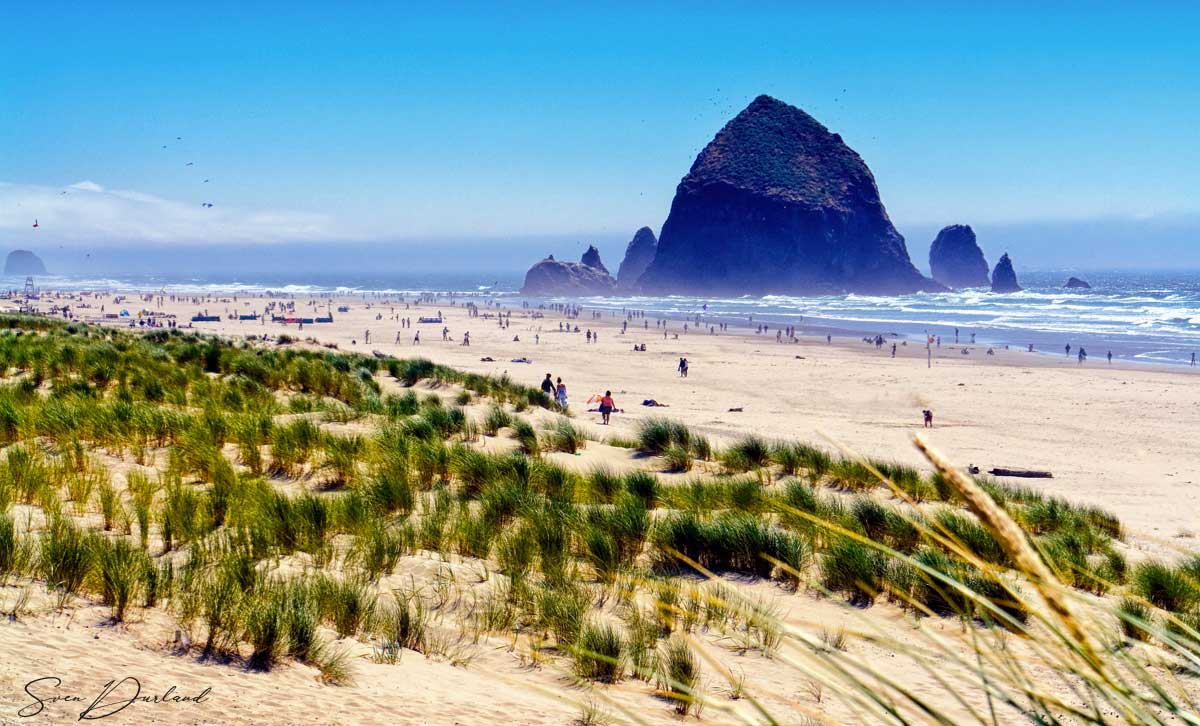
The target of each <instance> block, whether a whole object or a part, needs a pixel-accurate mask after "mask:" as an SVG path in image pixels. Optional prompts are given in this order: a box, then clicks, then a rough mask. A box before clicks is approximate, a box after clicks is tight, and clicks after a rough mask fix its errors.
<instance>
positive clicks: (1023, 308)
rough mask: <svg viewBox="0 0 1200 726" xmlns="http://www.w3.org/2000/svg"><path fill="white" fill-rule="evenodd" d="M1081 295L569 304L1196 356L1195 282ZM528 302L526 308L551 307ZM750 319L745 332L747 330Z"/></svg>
mask: <svg viewBox="0 0 1200 726" xmlns="http://www.w3.org/2000/svg"><path fill="white" fill-rule="evenodd" d="M1075 274H1077V275H1079V276H1081V277H1083V278H1084V279H1086V280H1087V281H1088V282H1089V283H1091V285H1092V289H1090V290H1077V289H1076V290H1068V289H1065V288H1063V287H1062V285H1063V283H1064V282H1065V280H1066V278H1067V276H1068V275H1067V274H1066V273H1063V272H1023V273H1021V274H1020V280H1021V284H1022V285H1023V286H1024V287H1025V290H1024V291H1022V292H1019V293H1013V294H1007V295H993V294H992V293H990V292H987V291H984V290H965V291H961V292H953V293H920V294H916V295H900V296H895V297H877V296H870V295H853V294H851V295H827V296H820V297H793V296H787V295H770V296H766V297H741V298H696V297H683V296H668V297H643V296H629V297H607V298H599V297H598V298H584V299H581V300H577V301H576V302H579V303H581V304H583V305H584V306H586V307H588V308H593V309H597V310H609V311H620V310H621V309H623V308H636V309H639V310H645V311H646V312H647V313H648V314H649V315H650V316H651V317H670V318H675V319H679V320H681V321H682V320H686V319H689V318H690V319H693V320H694V318H695V316H696V315H700V316H701V318H702V320H703V321H704V322H705V324H709V323H716V322H726V323H729V324H730V327H731V328H743V329H744V328H746V327H752V326H754V325H757V324H760V323H761V324H767V325H770V326H772V332H773V330H774V329H775V326H778V325H795V326H797V327H798V328H799V329H800V330H801V331H802V332H805V333H811V334H816V335H823V334H826V333H830V334H834V335H839V336H845V335H861V336H864V337H865V336H873V335H875V334H882V335H883V336H885V337H886V338H888V339H889V340H890V339H892V338H893V337H895V338H896V339H900V340H909V341H918V342H920V341H923V340H924V336H925V334H926V333H928V334H929V335H934V336H940V337H941V339H942V343H943V344H950V343H953V342H954V341H955V337H954V336H955V330H956V329H957V331H958V340H959V342H961V343H969V342H970V341H971V335H972V334H974V335H975V343H976V344H977V345H980V346H985V345H986V346H1001V347H1002V346H1010V347H1013V348H1020V349H1026V348H1027V347H1028V346H1029V345H1033V346H1034V349H1035V350H1036V351H1039V352H1043V353H1046V354H1055V355H1064V354H1065V348H1064V347H1065V346H1066V345H1068V344H1069V345H1071V348H1072V355H1074V353H1075V351H1076V350H1078V348H1079V346H1083V347H1084V348H1085V349H1086V350H1087V352H1088V355H1089V357H1091V358H1092V359H1093V360H1098V359H1099V358H1100V357H1103V356H1104V355H1105V354H1106V353H1108V352H1109V351H1112V354H1113V357H1114V358H1115V359H1120V360H1126V361H1142V362H1152V363H1173V364H1188V363H1189V362H1190V360H1191V356H1192V353H1193V352H1200V271H1176V272H1131V271H1107V272H1104V271H1101V272H1091V273H1087V274H1079V273H1075ZM24 283H25V278H24V277H19V278H16V277H0V289H15V290H20V289H21V288H22V287H23V286H24ZM35 284H36V285H37V286H38V287H40V288H46V289H61V290H107V291H113V292H118V291H128V290H165V291H167V292H169V293H184V292H199V293H203V292H218V291H220V292H230V293H236V292H239V291H240V292H244V293H261V292H266V291H273V292H276V293H283V294H294V295H306V294H319V293H340V294H369V293H384V294H400V293H406V294H410V295H411V294H415V293H418V292H454V293H457V294H460V295H471V296H478V297H482V298H485V299H492V300H496V301H499V302H501V303H507V304H513V305H519V304H520V302H521V300H522V298H521V296H520V294H519V292H518V291H519V288H520V284H521V276H520V275H514V274H513V273H512V272H506V273H503V274H501V273H487V272H481V273H460V274H437V273H430V274H414V275H408V276H403V275H393V276H387V277H373V276H366V275H363V276H344V275H341V276H330V275H293V276H291V277H288V278H270V277H268V276H261V275H260V276H253V277H236V276H228V277H185V276H168V275H139V276H129V277H110V278H89V277H82V276H79V277H59V276H44V277H38V278H37V279H36V280H35ZM561 301H564V300H562V299H555V300H531V301H530V302H531V303H532V304H535V305H536V304H540V303H542V302H561ZM751 318H753V322H751Z"/></svg>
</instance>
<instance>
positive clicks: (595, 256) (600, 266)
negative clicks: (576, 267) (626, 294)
mask: <svg viewBox="0 0 1200 726" xmlns="http://www.w3.org/2000/svg"><path fill="white" fill-rule="evenodd" d="M579 261H580V262H581V263H583V264H584V265H587V266H588V267H591V268H592V269H595V270H600V271H601V272H603V273H604V274H606V275H608V274H611V273H609V271H608V268H607V267H605V266H604V263H603V262H601V261H600V250H598V249H596V245H588V248H587V251H586V252H584V253H583V257H582V258H580V260H579Z"/></svg>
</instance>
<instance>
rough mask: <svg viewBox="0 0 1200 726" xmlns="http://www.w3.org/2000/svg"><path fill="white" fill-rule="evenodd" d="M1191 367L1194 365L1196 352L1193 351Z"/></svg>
mask: <svg viewBox="0 0 1200 726" xmlns="http://www.w3.org/2000/svg"><path fill="white" fill-rule="evenodd" d="M1192 367H1193V368H1195V367H1196V354H1195V353H1192Z"/></svg>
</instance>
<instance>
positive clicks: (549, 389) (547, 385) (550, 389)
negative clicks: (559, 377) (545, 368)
mask: <svg viewBox="0 0 1200 726" xmlns="http://www.w3.org/2000/svg"><path fill="white" fill-rule="evenodd" d="M542 393H544V394H546V395H547V396H549V397H550V398H554V381H552V380H550V374H549V373H547V374H546V378H545V380H543V381H542Z"/></svg>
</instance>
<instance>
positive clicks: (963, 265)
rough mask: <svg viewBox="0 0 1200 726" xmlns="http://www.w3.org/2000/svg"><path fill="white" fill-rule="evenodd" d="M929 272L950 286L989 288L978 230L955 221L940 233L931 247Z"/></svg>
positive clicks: (986, 267) (986, 266) (985, 261)
mask: <svg viewBox="0 0 1200 726" xmlns="http://www.w3.org/2000/svg"><path fill="white" fill-rule="evenodd" d="M929 272H930V274H931V275H932V276H933V279H935V280H937V281H938V282H940V283H942V284H943V285H946V286H947V287H954V288H964V287H987V286H988V284H989V280H988V265H987V260H986V259H984V257H983V250H981V249H979V245H978V244H977V243H976V242H975V230H973V229H971V227H970V226H969V225H966V224H952V225H950V226H949V227H944V228H943V229H942V231H941V232H938V235H937V237H936V238H935V239H934V240H933V244H932V245H930V246H929Z"/></svg>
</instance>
